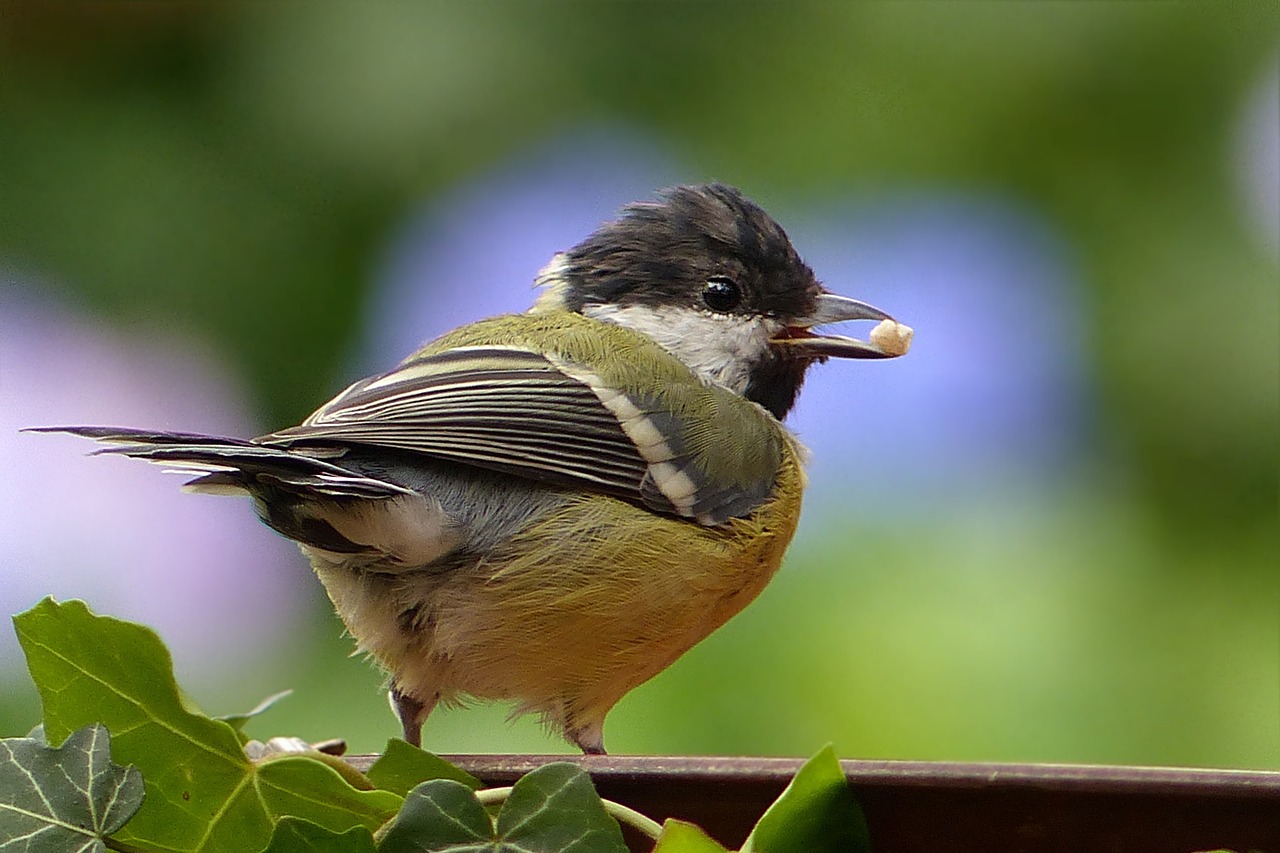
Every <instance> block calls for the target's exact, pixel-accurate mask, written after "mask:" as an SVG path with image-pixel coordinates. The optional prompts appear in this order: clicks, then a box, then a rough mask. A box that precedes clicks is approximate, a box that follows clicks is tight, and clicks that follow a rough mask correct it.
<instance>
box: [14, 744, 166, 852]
mask: <svg viewBox="0 0 1280 853" xmlns="http://www.w3.org/2000/svg"><path fill="white" fill-rule="evenodd" d="M142 796H143V783H142V774H141V773H139V772H138V770H137V769H136V768H134V767H121V766H120V765H118V764H112V763H111V745H110V735H108V734H107V730H106V728H104V727H103V726H86V727H85V728H83V729H80V730H79V731H77V732H75V733H73V734H72V735H71V736H70V737H68V738H67V739H66V742H65V743H63V744H62V746H60V747H56V748H55V747H48V746H45V745H44V744H43V743H41V742H40V741H38V740H33V739H31V738H7V739H5V740H0V849H14V850H23V851H27V853H41V852H42V851H48V853H64V851H75V853H98V851H103V850H105V849H106V847H105V845H104V844H103V842H102V839H103V838H105V837H106V836H108V835H110V834H111V833H113V832H116V831H117V830H119V829H120V827H122V826H124V824H125V821H127V820H129V818H130V817H132V816H133V814H134V812H136V811H137V810H138V806H139V805H140V804H141V803H142ZM11 844H12V845H13V847H12V848H9V845H11Z"/></svg>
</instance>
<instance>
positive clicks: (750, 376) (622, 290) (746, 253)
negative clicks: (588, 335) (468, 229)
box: [538, 184, 899, 418]
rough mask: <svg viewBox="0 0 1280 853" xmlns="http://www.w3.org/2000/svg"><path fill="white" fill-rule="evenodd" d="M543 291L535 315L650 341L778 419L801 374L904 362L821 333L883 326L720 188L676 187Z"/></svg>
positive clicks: (752, 207) (549, 274)
mask: <svg viewBox="0 0 1280 853" xmlns="http://www.w3.org/2000/svg"><path fill="white" fill-rule="evenodd" d="M538 280H539V283H540V284H543V285H545V286H547V292H546V293H545V294H544V295H543V296H542V297H541V298H540V299H539V307H542V308H547V307H555V308H564V309H568V310H570V311H576V312H578V313H581V314H583V315H585V316H588V317H593V318H595V319H598V320H602V321H605V322H610V323H616V324H618V325H620V326H626V327H628V328H630V329H633V330H635V331H638V332H641V333H643V334H645V335H648V336H649V337H651V338H653V339H654V340H655V341H657V342H658V343H659V344H660V345H662V346H663V347H664V348H665V349H666V350H667V351H668V352H670V353H671V354H672V355H674V356H675V357H676V358H678V359H680V360H681V361H682V362H684V363H685V364H686V365H688V366H689V368H691V369H692V370H693V371H694V372H695V373H696V374H698V375H699V376H702V377H703V378H705V379H709V380H713V381H715V382H719V383H721V384H723V385H725V386H727V387H729V388H731V389H732V390H734V391H736V392H737V393H739V394H742V395H743V396H745V397H746V398H748V399H750V400H753V401H755V402H757V403H759V404H760V405H762V406H764V407H765V408H766V409H768V410H769V411H770V412H772V413H773V414H774V416H775V417H778V418H782V417H784V416H785V415H786V413H787V412H788V411H790V409H791V407H792V406H793V405H794V404H795V400H796V395H797V394H798V393H799V391H800V386H801V384H802V383H803V382H804V376H805V371H807V370H808V368H809V366H810V365H812V364H813V363H814V362H817V361H825V360H826V359H827V358H829V357H833V356H834V357H839V358H886V357H891V356H892V355H897V354H899V353H895V352H887V351H885V350H884V349H882V348H880V347H878V346H876V345H874V344H871V343H866V342H863V341H858V340H854V339H852V338H846V337H840V336H827V335H819V334H816V333H815V332H814V331H813V329H814V327H816V326H820V325H826V324H828V323H839V322H842V321H845V320H888V319H891V318H890V317H889V315H888V314H886V313H884V312H883V311H881V310H879V309H878V308H873V307H872V306H870V305H867V304H865V303H863V302H859V301H857V300H856V299H850V298H848V297H844V296H837V295H835V294H833V293H830V292H828V291H827V290H826V288H824V287H823V286H822V284H821V283H820V282H819V281H818V280H817V278H816V277H815V276H814V274H813V270H811V269H810V268H809V267H808V265H807V264H805V262H804V261H803V260H801V259H800V256H799V254H798V253H797V252H796V250H795V248H794V247H793V246H792V245H791V241H790V239H788V237H787V234H786V232H785V231H783V230H782V226H780V225H779V224H778V223H777V222H775V221H774V220H773V218H772V217H771V216H769V214H767V213H765V212H764V211H763V210H762V209H761V208H760V207H759V206H758V205H756V204H755V203H753V202H752V201H751V200H749V199H747V198H746V197H745V196H743V195H742V193H740V192H739V191H738V190H736V189H734V188H732V187H727V186H724V185H723V184H699V185H693V186H679V187H675V188H673V189H670V190H667V191H665V192H664V193H662V195H661V197H660V200H659V201H656V202H644V203H637V204H632V205H629V206H628V207H626V208H625V209H624V210H623V212H622V215H621V217H619V218H618V219H617V220H615V221H613V222H608V223H606V224H605V225H603V226H601V227H600V228H599V229H598V230H597V231H596V232H595V233H593V234H592V235H591V236H590V237H588V238H587V239H585V240H583V241H582V242H581V243H579V244H578V245H577V246H574V247H573V248H572V249H570V250H569V251H567V252H564V253H561V254H558V255H556V257H555V259H553V260H552V262H551V263H550V264H548V265H547V267H546V268H545V269H544V270H543V271H542V273H541V275H540V276H539V279H538Z"/></svg>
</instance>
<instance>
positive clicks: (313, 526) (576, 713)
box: [36, 183, 911, 755]
mask: <svg viewBox="0 0 1280 853" xmlns="http://www.w3.org/2000/svg"><path fill="white" fill-rule="evenodd" d="M534 283H535V285H536V286H537V288H539V292H538V295H537V297H536V299H535V300H534V302H533V305H532V307H531V308H530V309H529V310H528V311H527V312H525V313H521V314H507V315H502V316H497V317H492V318H489V319H484V320H480V321H478V322H474V323H471V324H468V325H464V326H461V327H459V328H457V329H454V330H453V331H451V332H448V333H446V334H444V335H443V336H441V337H439V338H437V339H435V340H433V341H431V342H429V343H427V344H426V345H424V346H423V347H422V348H421V349H419V350H418V351H416V352H414V353H413V354H412V355H410V356H409V357H408V358H406V359H405V360H404V361H403V362H401V363H400V364H399V365H398V366H396V367H395V368H393V369H391V370H389V371H387V372H385V373H381V374H378V375H374V376H371V377H368V378H365V379H361V380H360V381H358V382H355V383H354V384H352V385H351V386H349V387H348V388H346V389H345V390H344V391H342V392H341V393H339V394H338V395H337V396H336V397H334V398H333V399H332V400H330V401H329V402H327V403H325V404H324V405H323V406H321V407H320V408H319V409H317V410H316V411H315V412H314V413H312V414H311V415H310V416H309V417H307V418H306V419H305V420H304V421H302V423H300V424H298V425H297V426H292V427H289V428H287V429H281V430H279V431H277V432H273V433H270V434H268V435H264V436H261V437H259V438H254V439H251V440H245V439H238V438H225V437H215V436H205V435H197V434H191V433H181V432H169V431H162V430H144V429H136V428H125V427H96V426H80V427H40V428H36V429H37V431H62V432H70V433H74V434H76V435H80V436H83V437H87V438H91V439H95V440H98V441H100V442H104V443H106V444H107V445H109V446H108V447H106V448H103V449H100V450H98V451H97V453H119V454H123V455H125V456H129V457H135V458H139V459H144V460H147V461H150V462H154V463H158V464H161V465H164V466H166V467H168V468H170V469H178V470H181V471H186V472H189V473H190V474H192V475H194V479H191V480H190V481H189V482H187V483H186V485H185V486H184V489H185V490H187V491H191V492H196V493H206V494H228V495H240V496H248V497H249V498H251V499H252V503H253V507H254V509H255V511H256V513H257V515H258V516H259V517H260V518H261V520H262V521H263V522H265V523H266V524H267V525H268V526H269V527H271V528H272V529H274V530H276V531H277V532H279V533H280V534H283V535H284V536H286V537H288V538H289V539H292V540H294V541H295V542H296V543H297V544H298V545H299V546H300V548H301V550H302V552H303V553H304V554H305V555H306V557H307V558H308V559H309V561H310V563H311V566H312V568H313V569H314V572H315V574H316V575H317V576H318V578H319V580H320V582H321V583H322V584H323V586H324V588H325V590H326V592H327V594H328V596H329V598H330V600H331V601H332V603H333V606H334V608H335V609H336V611H337V613H338V615H339V616H340V617H341V619H342V621H343V623H344V625H345V627H346V630H347V632H348V633H349V634H350V635H351V636H352V637H353V638H354V640H355V643H356V646H357V649H358V650H359V651H361V652H364V653H366V654H367V655H368V656H370V657H372V658H373V659H374V660H375V661H376V663H377V664H378V665H379V666H380V667H381V668H382V669H383V670H384V672H385V673H386V675H387V679H388V682H387V683H388V695H389V699H390V702H391V705H392V707H393V709H394V710H395V713H396V714H397V716H398V717H399V721H400V724H401V728H402V731H403V738H404V740H405V741H407V742H409V743H410V744H413V745H415V746H420V745H421V743H422V740H421V732H422V727H423V724H424V722H425V721H426V719H427V717H428V715H429V714H430V713H431V712H432V710H433V709H434V708H436V707H437V706H440V705H453V704H460V703H462V702H465V701H470V700H477V699H478V700H486V701H510V702H514V703H515V704H514V711H513V714H512V716H513V717H514V716H518V715H521V714H524V713H535V714H538V715H540V716H541V718H542V720H543V722H544V723H545V724H546V726H547V727H548V728H549V729H550V730H551V731H553V732H555V733H558V734H559V735H561V736H562V737H563V738H564V739H566V740H567V741H568V742H569V743H571V744H572V745H574V746H576V747H577V748H579V749H580V750H581V751H582V752H583V753H585V754H589V755H590V754H604V753H605V745H604V722H605V717H606V715H607V714H608V713H609V711H610V709H612V708H613V707H614V706H615V705H616V704H617V702H618V701H619V700H620V699H621V698H622V697H623V696H624V695H626V694H627V693H628V692H630V691H631V690H632V689H633V688H635V687H637V686H639V685H640V684H642V683H644V682H645V681H647V680H649V679H650V678H652V677H653V676H655V675H657V674H658V673H659V672H661V671H662V670H664V669H665V668H667V667H668V666H669V665H671V664H672V663H673V662H674V661H675V660H676V659H677V658H679V657H680V656H681V655H683V654H684V653H685V652H687V651H688V650H689V649H691V648H692V647H693V646H694V645H696V644H697V643H699V642H700V641H701V640H703V639H704V638H706V637H707V636H708V635H709V634H711V633H712V632H713V631H715V630H716V629H717V628H719V627H720V626H721V625H723V624H724V623H725V622H726V621H727V620H729V619H730V618H731V617H733V616H734V615H736V614H737V613H738V612H740V611H741V610H742V609H743V608H744V607H746V605H747V604H749V603H750V602H751V601H752V600H753V599H755V598H756V596H757V595H759V593H760V592H761V591H762V590H763V589H764V587H765V586H766V584H768V583H769V581H770V579H771V578H772V577H773V576H774V574H775V572H776V571H777V570H778V567H779V565H780V563H781V561H782V557H783V553H784V552H785V550H786V548H787V546H788V544H789V543H790V541H791V539H792V536H793V534H794V533H795V530H796V524H797V520H798V518H799V514H800V507H801V497H802V493H803V491H804V485H805V474H804V464H805V457H806V453H807V451H805V449H804V448H803V447H802V445H801V444H800V442H799V441H798V439H797V438H796V436H795V435H794V434H793V433H792V432H791V431H790V430H789V429H788V428H787V427H786V426H784V425H783V419H784V418H785V417H786V415H787V414H788V412H790V411H791V409H792V408H793V406H794V404H795V402H796V398H797V394H798V393H799V391H800V388H801V386H802V384H803V382H804V379H805V375H806V372H807V371H808V370H809V368H810V367H811V366H813V365H814V364H817V363H820V362H824V361H826V360H827V359H829V358H833V357H834V358H853V359H885V358H892V357H895V356H897V355H901V354H902V353H903V352H905V351H906V348H907V346H908V345H909V343H910V336H911V329H910V328H909V327H908V326H905V325H901V324H898V323H897V322H896V321H895V320H894V319H893V318H892V317H891V316H890V315H889V314H887V313H885V312H884V311H881V310H880V309H878V308H875V307H873V306H871V305H869V304H867V303H865V302H861V301H859V300H856V299H853V298H850V297H847V296H841V295H838V294H835V293H833V292H831V291H829V290H828V289H827V288H826V287H825V286H824V285H822V284H821V283H820V282H819V280H818V279H817V277H816V276H815V274H814V272H813V270H812V269H811V268H810V267H809V266H808V265H807V264H806V263H805V262H804V261H803V260H802V259H801V257H800V255H799V254H798V252H797V250H796V249H795V248H794V247H793V245H792V243H791V240H790V239H789V238H788V236H787V234H786V232H785V231H784V230H783V228H782V227H781V226H780V225H779V224H778V223H777V222H776V221H775V220H774V219H773V218H772V217H771V216H769V214H767V213H766V212H765V211H764V210H763V209H762V208H761V207H760V206H759V205H757V204H755V203H754V202H752V201H751V200H750V199H748V198H747V197H746V196H745V195H744V194H743V193H742V192H741V191H739V190H738V189H736V188H733V187H730V186H727V185H724V184H720V183H706V184H689V185H680V186H675V187H672V188H668V189H666V190H663V191H661V192H659V193H658V194H657V195H656V196H655V199H654V200H649V201H642V202H636V203H633V204H630V205H627V206H625V207H623V208H622V210H621V211H620V213H619V214H618V215H617V217H616V218H615V219H612V220H610V221H607V222H605V223H604V224H602V225H601V226H600V227H599V228H598V229H597V230H596V231H594V232H593V233H591V234H590V235H589V236H587V237H586V238H585V239H584V240H582V241H581V242H580V243H578V244H577V245H575V246H573V247H572V248H570V249H568V250H566V251H563V252H558V253H556V254H555V255H554V256H553V257H552V259H551V261H550V262H549V263H548V264H547V265H546V266H545V267H544V268H543V269H542V270H541V271H540V272H538V273H537V275H536V276H535V278H534ZM851 320H876V321H879V325H878V326H877V327H876V329H875V331H874V332H873V334H872V335H871V339H870V340H868V341H862V340H858V339H855V338H850V337H844V336H839V335H831V334H820V333H819V332H818V331H816V328H817V327H819V326H824V325H827V324H833V323H840V322H844V321H851Z"/></svg>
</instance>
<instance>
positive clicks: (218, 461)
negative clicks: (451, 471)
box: [24, 426, 416, 499]
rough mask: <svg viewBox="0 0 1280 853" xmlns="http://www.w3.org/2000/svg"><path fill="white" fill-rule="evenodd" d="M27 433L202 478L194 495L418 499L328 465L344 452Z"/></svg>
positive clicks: (161, 435) (111, 433)
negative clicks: (77, 441) (87, 442)
mask: <svg viewBox="0 0 1280 853" xmlns="http://www.w3.org/2000/svg"><path fill="white" fill-rule="evenodd" d="M24 432H66V433H71V434H72V435H79V436H83V437H84V438H92V439H94V440H96V441H100V442H103V443H105V444H111V445H114V446H113V447H107V448H103V449H102V450H98V451H96V452H97V453H108V454H112V453H118V454H122V455H124V456H132V457H133V458H135V459H145V460H147V461H148V462H155V463H158V464H162V465H168V466H170V467H172V468H179V469H184V470H190V471H192V472H193V473H195V474H197V475H198V476H197V477H196V478H195V479H193V480H190V481H188V482H187V483H186V485H185V488H186V489H187V490H188V491H193V492H203V493H209V494H250V495H259V494H261V492H262V491H263V490H264V489H266V490H277V489H278V490H280V491H284V492H287V493H290V494H293V495H296V496H299V497H322V498H324V497H327V498H374V499H376V498H393V497H396V496H397V495H413V494H416V493H415V492H413V491H411V490H409V489H406V488H404V487H403V486H397V485H396V484H394V483H388V482H386V481H385V480H379V479H376V478H373V477H365V476H363V475H361V474H359V473H357V472H355V471H351V470H349V469H347V468H343V467H342V466H340V465H337V464H335V463H333V462H329V461H326V460H327V459H338V458H341V457H342V455H343V454H344V453H345V452H346V450H345V449H344V448H342V447H318V448H315V449H311V448H305V447H302V448H297V447H295V448H291V449H289V450H282V449H279V448H275V447H267V446H265V445H261V444H255V443H254V442H252V441H245V440H243V439H238V438H218V437H214V436H208V435H196V434H193V433H183V432H155V431H152V430H143V429H130V428H128V427H84V426H59V427H35V428H32V429H27V430H24Z"/></svg>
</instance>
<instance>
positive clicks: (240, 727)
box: [214, 690, 293, 732]
mask: <svg viewBox="0 0 1280 853" xmlns="http://www.w3.org/2000/svg"><path fill="white" fill-rule="evenodd" d="M291 693H293V691H292V690H281V691H280V692H279V693H272V694H271V695H270V696H268V697H267V698H266V699H263V700H262V701H261V702H259V703H258V704H257V705H254V706H253V707H252V708H250V709H249V710H248V711H245V712H244V713H243V714H220V715H218V716H216V717H214V719H215V720H221V721H222V722H224V723H226V724H227V725H229V726H231V728H233V729H235V730H236V731H238V732H242V731H244V724H245V723H247V722H249V720H251V719H253V718H254V717H256V716H258V715H259V714H261V713H262V712H263V711H266V710H268V709H269V708H270V707H271V706H272V705H274V704H276V703H277V702H279V701H280V700H281V699H284V698H285V697H286V696H288V695H290V694H291Z"/></svg>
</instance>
